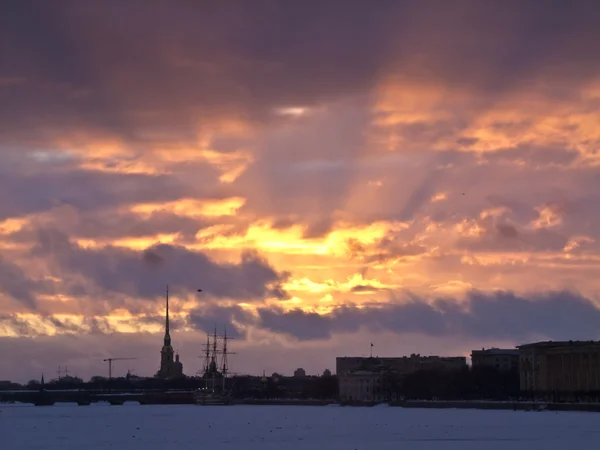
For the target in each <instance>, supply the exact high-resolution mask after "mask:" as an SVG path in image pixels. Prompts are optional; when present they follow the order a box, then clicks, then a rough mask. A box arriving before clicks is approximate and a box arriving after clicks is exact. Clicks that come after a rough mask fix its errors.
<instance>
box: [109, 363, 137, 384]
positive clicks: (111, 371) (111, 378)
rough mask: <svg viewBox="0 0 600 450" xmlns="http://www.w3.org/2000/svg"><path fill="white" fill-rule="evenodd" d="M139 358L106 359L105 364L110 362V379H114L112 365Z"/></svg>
mask: <svg viewBox="0 0 600 450" xmlns="http://www.w3.org/2000/svg"><path fill="white" fill-rule="evenodd" d="M132 359H137V358H106V359H105V360H104V362H108V379H109V380H111V379H112V363H113V361H129V360H132Z"/></svg>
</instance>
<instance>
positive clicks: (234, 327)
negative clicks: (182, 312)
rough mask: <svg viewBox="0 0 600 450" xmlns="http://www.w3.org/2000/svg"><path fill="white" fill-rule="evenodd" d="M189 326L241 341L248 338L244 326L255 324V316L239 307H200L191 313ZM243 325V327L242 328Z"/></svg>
mask: <svg viewBox="0 0 600 450" xmlns="http://www.w3.org/2000/svg"><path fill="white" fill-rule="evenodd" d="M187 321H188V324H189V325H191V326H192V327H193V328H194V329H196V330H198V331H203V332H204V333H213V332H214V331H215V329H216V331H217V334H219V335H222V334H224V333H227V336H228V337H231V338H233V339H240V338H244V337H245V336H246V331H245V329H244V328H243V325H247V324H251V323H252V322H254V318H253V316H252V315H251V314H250V313H248V312H247V311H244V310H243V309H242V308H240V307H239V306H231V307H218V306H214V305H213V306H208V305H206V306H200V307H199V308H197V309H195V310H193V311H191V312H190V314H189V316H188V319H187ZM240 325H241V326H240Z"/></svg>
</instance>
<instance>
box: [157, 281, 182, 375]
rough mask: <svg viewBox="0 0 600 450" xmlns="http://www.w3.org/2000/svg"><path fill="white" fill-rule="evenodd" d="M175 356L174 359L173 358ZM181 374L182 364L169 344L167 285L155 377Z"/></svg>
mask: <svg viewBox="0 0 600 450" xmlns="http://www.w3.org/2000/svg"><path fill="white" fill-rule="evenodd" d="M173 357H175V360H173ZM181 376H183V364H182V363H181V361H179V355H178V354H177V355H176V354H175V352H174V351H173V347H172V345H171V333H170V329H169V287H168V286H167V295H166V310H165V337H164V339H163V346H162V349H161V350H160V369H158V372H157V373H156V377H157V378H162V379H169V378H178V377H181Z"/></svg>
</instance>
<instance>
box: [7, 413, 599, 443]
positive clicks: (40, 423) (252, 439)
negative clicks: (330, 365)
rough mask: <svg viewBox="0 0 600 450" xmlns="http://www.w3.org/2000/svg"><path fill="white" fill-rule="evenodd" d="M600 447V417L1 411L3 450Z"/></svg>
mask: <svg viewBox="0 0 600 450" xmlns="http://www.w3.org/2000/svg"><path fill="white" fill-rule="evenodd" d="M202 448H207V449H211V450H220V449H229V450H233V449H240V450H258V449H260V450H271V449H273V450H275V449H277V450H280V449H290V450H300V449H307V450H308V449H310V450H320V449H322V450H355V449H357V450H391V449H394V450H396V449H411V450H412V449H415V450H420V449H424V450H429V449H435V450H447V449H461V450H462V449H466V450H469V449H473V450H492V449H511V450H519V449H528V450H531V449H544V450H553V449H561V450H563V449H565V448H576V449H577V450H586V449H597V448H600V414H596V413H575V412H561V413H554V412H514V411H482V410H451V409H445V410H444V409H440V410H436V409H403V408H390V407H374V408H351V407H335V406H334V407H309V406H215V407H203V406H195V405H181V406H178V405H174V406H140V405H137V404H125V405H123V406H110V405H108V404H93V405H91V406H76V405H67V404H58V405H55V406H50V407H35V406H29V405H19V404H15V405H0V449H1V450H34V449H35V450H65V449H82V450H88V449H90V450H99V449H102V450H104V449H113V450H138V449H139V450H142V449H143V450H171V449H173V450H188V449H194V450H196V449H202Z"/></svg>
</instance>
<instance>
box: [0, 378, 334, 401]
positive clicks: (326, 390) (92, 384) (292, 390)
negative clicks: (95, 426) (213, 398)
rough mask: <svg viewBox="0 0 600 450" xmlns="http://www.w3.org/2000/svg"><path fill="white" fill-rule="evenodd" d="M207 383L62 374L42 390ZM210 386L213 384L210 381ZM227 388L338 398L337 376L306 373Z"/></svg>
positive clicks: (249, 393)
mask: <svg viewBox="0 0 600 450" xmlns="http://www.w3.org/2000/svg"><path fill="white" fill-rule="evenodd" d="M206 385H207V384H206V382H205V380H203V379H202V378H200V377H182V378H176V379H171V380H161V379H158V378H138V377H121V378H112V379H110V380H108V379H106V378H103V377H92V379H91V380H90V381H88V382H84V381H83V380H81V379H80V378H77V377H63V378H61V379H60V380H52V381H49V382H47V383H44V386H43V389H44V390H47V391H53V390H71V389H77V390H85V391H88V390H89V391H96V390H114V391H151V390H152V391H155V390H157V391H170V390H173V391H175V390H186V391H188V390H195V389H198V388H204V387H206ZM208 386H209V387H211V384H210V382H209V383H208ZM222 386H223V384H222V379H221V380H216V386H215V387H216V388H217V389H220V388H222ZM15 389H26V390H40V389H42V385H41V383H40V382H39V381H37V380H31V381H29V382H28V383H27V384H25V385H23V386H21V385H19V384H16V383H10V384H8V383H5V384H3V385H0V390H15ZM226 389H227V390H230V391H231V392H232V394H233V396H234V397H237V398H253V399H266V398H281V399H285V398H290V399H291V398H295V399H308V398H312V399H335V398H337V394H338V384H337V377H336V376H335V375H329V376H306V377H284V376H281V375H277V374H274V376H271V377H268V378H265V377H257V376H234V377H231V378H227V379H226Z"/></svg>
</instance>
